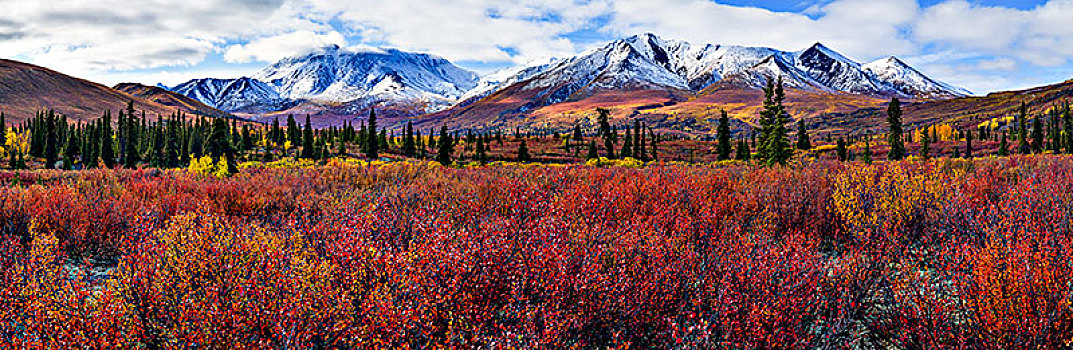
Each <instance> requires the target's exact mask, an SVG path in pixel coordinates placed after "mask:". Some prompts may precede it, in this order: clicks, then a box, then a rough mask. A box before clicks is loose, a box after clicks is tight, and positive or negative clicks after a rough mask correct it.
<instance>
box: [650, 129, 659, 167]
mask: <svg viewBox="0 0 1073 350" xmlns="http://www.w3.org/2000/svg"><path fill="white" fill-rule="evenodd" d="M649 134H650V135H651V136H652V137H651V139H652V142H649V144H651V145H652V154H651V155H649V156H648V159H650V160H652V161H657V160H659V145H658V143H659V134H656V133H655V132H651V131H650V132H649Z"/></svg>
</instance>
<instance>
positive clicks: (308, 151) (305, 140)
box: [301, 114, 316, 159]
mask: <svg viewBox="0 0 1073 350" xmlns="http://www.w3.org/2000/svg"><path fill="white" fill-rule="evenodd" d="M313 141H314V140H313V125H312V124H311V123H310V122H309V115H308V114H307V115H306V126H305V130H303V131H302V156H301V157H302V158H305V159H314V158H315V157H314V153H315V151H316V150H315V149H314V147H316V145H314V144H313Z"/></svg>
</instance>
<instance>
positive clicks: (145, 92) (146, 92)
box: [113, 83, 231, 118]
mask: <svg viewBox="0 0 1073 350" xmlns="http://www.w3.org/2000/svg"><path fill="white" fill-rule="evenodd" d="M113 89H115V90H118V91H121V92H125V93H127V94H130V95H134V96H137V97H141V98H143V99H146V100H149V101H152V102H156V103H158V104H161V105H164V106H166V107H172V108H178V109H179V110H182V111H183V112H185V113H188V114H194V115H203V116H206V117H218V118H228V117H231V114H229V113H227V112H224V111H221V110H218V109H216V108H212V107H209V106H208V105H206V104H204V103H201V101H198V100H195V99H192V98H189V97H186V96H183V95H180V94H177V93H174V92H171V91H168V90H165V89H162V88H159V87H156V86H147V85H142V84H138V83H122V84H119V85H116V86H115V87H113Z"/></svg>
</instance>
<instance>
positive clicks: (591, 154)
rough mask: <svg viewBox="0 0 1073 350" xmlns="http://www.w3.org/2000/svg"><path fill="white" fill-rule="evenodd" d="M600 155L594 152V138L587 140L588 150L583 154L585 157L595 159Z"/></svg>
mask: <svg viewBox="0 0 1073 350" xmlns="http://www.w3.org/2000/svg"><path fill="white" fill-rule="evenodd" d="M599 157H600V155H599V154H597V153H596V140H589V152H588V153H587V154H586V155H585V159H586V160H588V159H596V158H599Z"/></svg>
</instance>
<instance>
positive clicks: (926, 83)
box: [862, 56, 972, 98]
mask: <svg viewBox="0 0 1073 350" xmlns="http://www.w3.org/2000/svg"><path fill="white" fill-rule="evenodd" d="M862 68H863V69H864V70H865V71H868V72H869V73H872V74H873V75H875V76H876V77H878V78H879V79H880V80H882V81H884V82H887V83H888V84H890V85H892V86H894V87H895V88H897V89H898V90H899V91H901V92H902V93H904V94H906V95H911V96H915V97H920V98H946V97H957V96H968V95H971V94H972V93H971V92H969V90H965V89H963V88H959V87H956V86H953V85H950V84H947V83H943V82H940V81H937V80H933V79H931V78H928V77H927V76H925V75H924V74H921V73H920V72H919V71H917V70H916V69H913V67H910V66H909V65H908V64H905V62H902V60H899V59H898V58H897V57H894V56H891V57H888V58H884V59H880V60H877V61H875V62H872V63H868V64H865V65H864V66H862Z"/></svg>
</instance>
